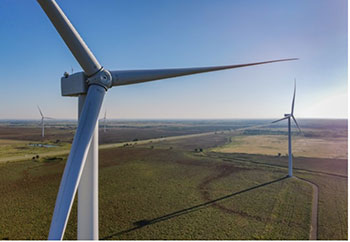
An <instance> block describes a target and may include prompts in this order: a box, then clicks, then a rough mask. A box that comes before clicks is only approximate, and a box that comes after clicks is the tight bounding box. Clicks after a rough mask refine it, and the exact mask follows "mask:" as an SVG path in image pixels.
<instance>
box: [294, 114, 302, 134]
mask: <svg viewBox="0 0 350 242" xmlns="http://www.w3.org/2000/svg"><path fill="white" fill-rule="evenodd" d="M292 118H293V120H294V122H295V124H296V125H297V128H298V129H299V132H300V133H302V134H303V131H301V129H300V127H299V124H298V122H297V120H296V119H295V118H294V115H292Z"/></svg>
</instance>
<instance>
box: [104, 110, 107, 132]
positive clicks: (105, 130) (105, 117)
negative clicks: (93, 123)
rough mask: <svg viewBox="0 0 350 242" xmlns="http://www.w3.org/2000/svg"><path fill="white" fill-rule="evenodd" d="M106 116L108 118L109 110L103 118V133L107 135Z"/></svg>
mask: <svg viewBox="0 0 350 242" xmlns="http://www.w3.org/2000/svg"><path fill="white" fill-rule="evenodd" d="M106 116H107V110H105V116H104V117H103V132H105V133H106V122H107V120H106Z"/></svg>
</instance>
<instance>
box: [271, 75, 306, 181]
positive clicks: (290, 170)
mask: <svg viewBox="0 0 350 242" xmlns="http://www.w3.org/2000/svg"><path fill="white" fill-rule="evenodd" d="M296 85H297V84H296V80H295V79H294V94H293V100H292V109H291V112H290V113H287V114H284V118H281V119H278V120H275V121H273V122H272V123H277V122H279V121H282V120H285V119H288V176H289V177H292V176H293V153H292V130H291V119H293V121H294V123H295V124H296V126H297V128H298V129H299V131H300V132H301V133H302V131H301V129H300V127H299V125H298V122H297V120H296V119H295V117H294V102H295V93H296Z"/></svg>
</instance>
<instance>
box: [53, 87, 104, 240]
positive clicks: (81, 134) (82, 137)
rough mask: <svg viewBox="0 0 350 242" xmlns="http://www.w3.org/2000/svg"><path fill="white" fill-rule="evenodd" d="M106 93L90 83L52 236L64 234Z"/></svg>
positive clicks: (54, 216)
mask: <svg viewBox="0 0 350 242" xmlns="http://www.w3.org/2000/svg"><path fill="white" fill-rule="evenodd" d="M105 93H106V90H105V89H104V88H103V87H101V86H99V85H91V86H90V87H89V90H88V93H87V96H86V100H85V104H84V107H83V110H82V112H81V116H80V118H79V125H78V128H77V132H76V134H75V136H74V141H73V144H72V148H71V151H70V154H69V157H68V160H67V163H66V167H65V168H64V172H63V176H62V180H61V184H60V188H59V191H58V195H57V199H56V205H55V210H54V214H53V217H52V221H51V226H50V233H49V240H62V238H63V235H64V231H65V228H66V225H67V221H68V218H69V213H70V210H71V208H72V204H73V201H74V196H75V194H76V191H77V188H78V185H79V181H80V177H81V173H82V170H83V167H84V165H85V161H86V156H87V153H88V148H89V147H90V142H91V138H92V135H93V132H94V129H95V128H96V122H97V119H98V115H99V113H100V109H101V105H102V102H103V98H104V96H105Z"/></svg>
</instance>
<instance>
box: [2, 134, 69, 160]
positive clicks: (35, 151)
mask: <svg viewBox="0 0 350 242" xmlns="http://www.w3.org/2000/svg"><path fill="white" fill-rule="evenodd" d="M39 144H40V143H38V142H30V141H19V140H1V139H0V163H4V162H10V161H16V160H23V159H32V158H33V157H35V159H37V158H40V157H43V156H47V154H50V155H54V153H57V154H60V153H62V152H64V151H67V152H68V150H69V148H70V146H71V145H70V144H69V143H62V142H58V143H44V144H46V145H49V147H41V146H38V145H39ZM51 146H52V147H51ZM39 154H40V155H39ZM37 155H38V156H39V157H36V156H37Z"/></svg>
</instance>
